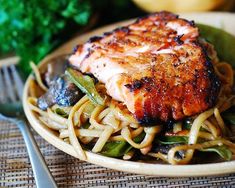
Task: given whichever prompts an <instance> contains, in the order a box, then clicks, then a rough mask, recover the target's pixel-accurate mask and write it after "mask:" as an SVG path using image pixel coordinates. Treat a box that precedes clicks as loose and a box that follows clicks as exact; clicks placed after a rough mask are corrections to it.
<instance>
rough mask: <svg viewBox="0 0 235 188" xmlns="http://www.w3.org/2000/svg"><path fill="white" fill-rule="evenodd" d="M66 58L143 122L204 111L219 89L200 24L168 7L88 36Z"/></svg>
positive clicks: (172, 118)
mask: <svg viewBox="0 0 235 188" xmlns="http://www.w3.org/2000/svg"><path fill="white" fill-rule="evenodd" d="M69 61H70V63H71V65H72V66H74V67H76V68H77V69H79V70H80V71H81V72H83V73H91V74H93V75H94V76H95V77H96V78H97V79H98V80H99V81H100V82H102V83H104V84H105V87H106V89H107V93H108V94H109V95H110V96H111V97H112V98H114V99H116V100H118V101H121V102H123V103H124V104H125V105H126V106H127V108H128V110H129V111H130V112H131V113H133V114H134V116H135V117H136V119H137V120H138V121H139V122H140V123H142V124H145V125H150V124H155V123H158V122H166V121H168V120H180V119H183V118H185V117H188V116H192V115H195V114H198V113H200V112H202V111H205V110H206V109H208V108H210V107H212V106H213V105H214V104H215V102H216V99H217V96H218V93H219V89H220V81H219V80H218V78H217V76H216V75H215V73H214V69H213V66H212V62H211V60H210V59H209V58H208V54H207V52H206V50H205V48H204V47H203V44H202V43H200V40H199V31H198V28H197V27H196V26H195V25H194V23H193V22H191V21H187V20H185V19H181V18H178V16H177V15H174V14H171V13H169V12H159V13H155V14H151V15H149V16H147V17H144V18H139V19H138V20H137V21H136V22H134V23H133V24H130V25H128V26H126V27H121V28H117V29H115V30H114V31H112V32H108V33H104V34H103V36H100V37H92V38H91V39H90V40H89V41H88V42H86V43H85V44H83V45H78V47H77V49H76V51H75V53H74V54H73V55H72V56H71V57H70V59H69Z"/></svg>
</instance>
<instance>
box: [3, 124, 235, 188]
mask: <svg viewBox="0 0 235 188" xmlns="http://www.w3.org/2000/svg"><path fill="white" fill-rule="evenodd" d="M34 136H35V138H36V141H37V143H38V145H39V146H40V149H41V151H42V153H43V156H44V157H45V159H46V161H47V164H48V166H49V169H50V170H51V172H52V174H53V176H54V177H55V180H56V182H57V184H58V186H59V187H102V188H105V187H111V188H116V187H134V188H142V187H162V188H163V187H235V174H228V175H223V176H214V177H197V178H196V177H191V178H166V177H154V176H142V175H135V174H130V173H125V172H118V171H114V170H111V169H107V168H104V167H100V166H97V165H93V164H90V163H87V162H82V161H79V160H78V159H75V158H73V157H71V156H69V155H67V154H65V153H63V152H61V151H60V150H58V149H57V148H55V147H54V146H52V145H50V144H48V143H47V142H46V141H45V140H43V139H42V138H41V137H40V136H39V135H38V134H37V133H34ZM176 177H177V174H176ZM0 187H27V188H28V187H35V181H34V178H33V172H32V168H31V165H30V161H29V158H28V154H27V151H26V148H25V145H24V141H23V138H22V136H21V134H20V132H19V130H18V128H17V127H16V126H15V125H13V124H10V123H7V122H3V121H0Z"/></svg>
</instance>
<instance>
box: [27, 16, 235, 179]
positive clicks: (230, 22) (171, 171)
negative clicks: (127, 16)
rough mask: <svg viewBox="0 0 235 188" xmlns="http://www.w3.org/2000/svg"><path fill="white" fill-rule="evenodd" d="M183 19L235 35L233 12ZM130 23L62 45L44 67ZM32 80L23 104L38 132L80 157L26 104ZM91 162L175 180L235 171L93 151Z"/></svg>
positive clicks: (232, 165) (233, 165) (234, 165)
mask: <svg viewBox="0 0 235 188" xmlns="http://www.w3.org/2000/svg"><path fill="white" fill-rule="evenodd" d="M180 17H183V18H187V19H190V20H195V22H196V23H204V24H208V25H212V26H215V27H219V28H223V29H224V30H226V31H228V32H230V33H231V34H233V35H235V14H231V13H190V14H180ZM128 23H130V21H125V22H120V23H116V24H112V25H109V26H106V27H102V28H100V29H97V30H94V31H92V32H89V33H87V34H84V35H81V36H79V37H76V38H74V39H73V40H71V41H69V42H67V43H66V44H64V45H62V46H61V47H60V48H58V49H57V50H56V51H54V52H53V53H52V54H50V55H48V56H47V57H46V58H45V59H43V61H42V62H41V64H40V66H42V65H45V63H46V62H48V60H50V59H51V58H53V57H56V56H59V55H61V54H68V53H71V52H72V49H73V47H74V46H76V45H77V44H79V43H84V42H85V41H87V40H88V39H89V38H90V37H91V36H94V35H101V34H102V33H103V32H105V31H110V30H112V29H114V28H116V27H119V26H121V25H125V24H128ZM30 79H32V76H29V78H28V80H27V81H26V84H25V88H24V95H23V105H24V110H25V114H26V116H27V118H28V120H29V122H30V123H31V125H32V127H33V128H34V129H35V131H36V132H37V133H38V134H39V135H41V136H42V137H43V138H44V139H45V140H46V141H47V142H49V143H51V144H52V145H54V146H55V147H57V148H58V149H60V150H62V151H63V152H65V153H67V154H69V155H72V156H74V157H77V154H76V152H75V151H74V149H73V147H72V146H71V145H69V144H67V143H65V142H63V141H62V140H61V139H60V138H59V137H58V136H57V135H56V134H55V132H53V131H51V130H50V129H48V128H47V127H45V126H44V125H43V124H42V123H41V122H40V121H39V120H38V119H37V115H36V114H34V113H33V112H32V111H30V109H29V108H28V106H27V105H26V100H27V97H28V88H29V80H30ZM86 155H87V162H90V163H94V164H97V165H100V166H104V167H107V168H112V169H116V170H120V171H126V172H131V173H138V174H146V175H156V176H171V177H179V176H205V175H217V174H226V173H231V172H235V161H229V162H221V163H210V164H195V165H177V166H173V165H169V164H149V163H142V162H132V161H124V160H120V159H115V158H109V157H105V156H101V155H98V154H94V153H91V152H86Z"/></svg>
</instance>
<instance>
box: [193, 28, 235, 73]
mask: <svg viewBox="0 0 235 188" xmlns="http://www.w3.org/2000/svg"><path fill="white" fill-rule="evenodd" d="M197 26H198V28H199V31H200V35H201V37H203V38H204V39H206V40H207V41H209V42H210V43H211V44H213V45H214V47H215V50H216V52H217V54H218V56H219V58H220V59H221V60H223V61H227V62H228V63H230V64H231V65H232V67H233V68H234V67H235V55H234V54H235V48H234V46H235V37H234V36H233V35H231V34H229V33H228V32H226V31H224V30H222V29H218V28H215V27H212V26H208V25H203V24H197Z"/></svg>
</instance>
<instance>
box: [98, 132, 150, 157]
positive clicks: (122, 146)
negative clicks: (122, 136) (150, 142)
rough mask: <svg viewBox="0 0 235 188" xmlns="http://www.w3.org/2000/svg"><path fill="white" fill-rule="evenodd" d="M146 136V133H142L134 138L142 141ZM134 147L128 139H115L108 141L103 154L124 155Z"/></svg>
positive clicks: (110, 155) (109, 155)
mask: <svg viewBox="0 0 235 188" xmlns="http://www.w3.org/2000/svg"><path fill="white" fill-rule="evenodd" d="M144 137H145V133H144V132H143V133H141V134H140V135H139V136H137V137H135V138H134V139H133V140H134V141H135V142H137V143H140V142H141V141H142V140H143V139H144ZM132 148H133V147H132V146H131V145H130V144H129V143H128V142H126V141H113V142H107V143H106V144H105V145H104V147H103V149H102V152H101V154H103V155H105V156H108V157H122V156H123V155H125V154H126V153H127V152H129V151H130V150H131V149H132Z"/></svg>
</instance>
